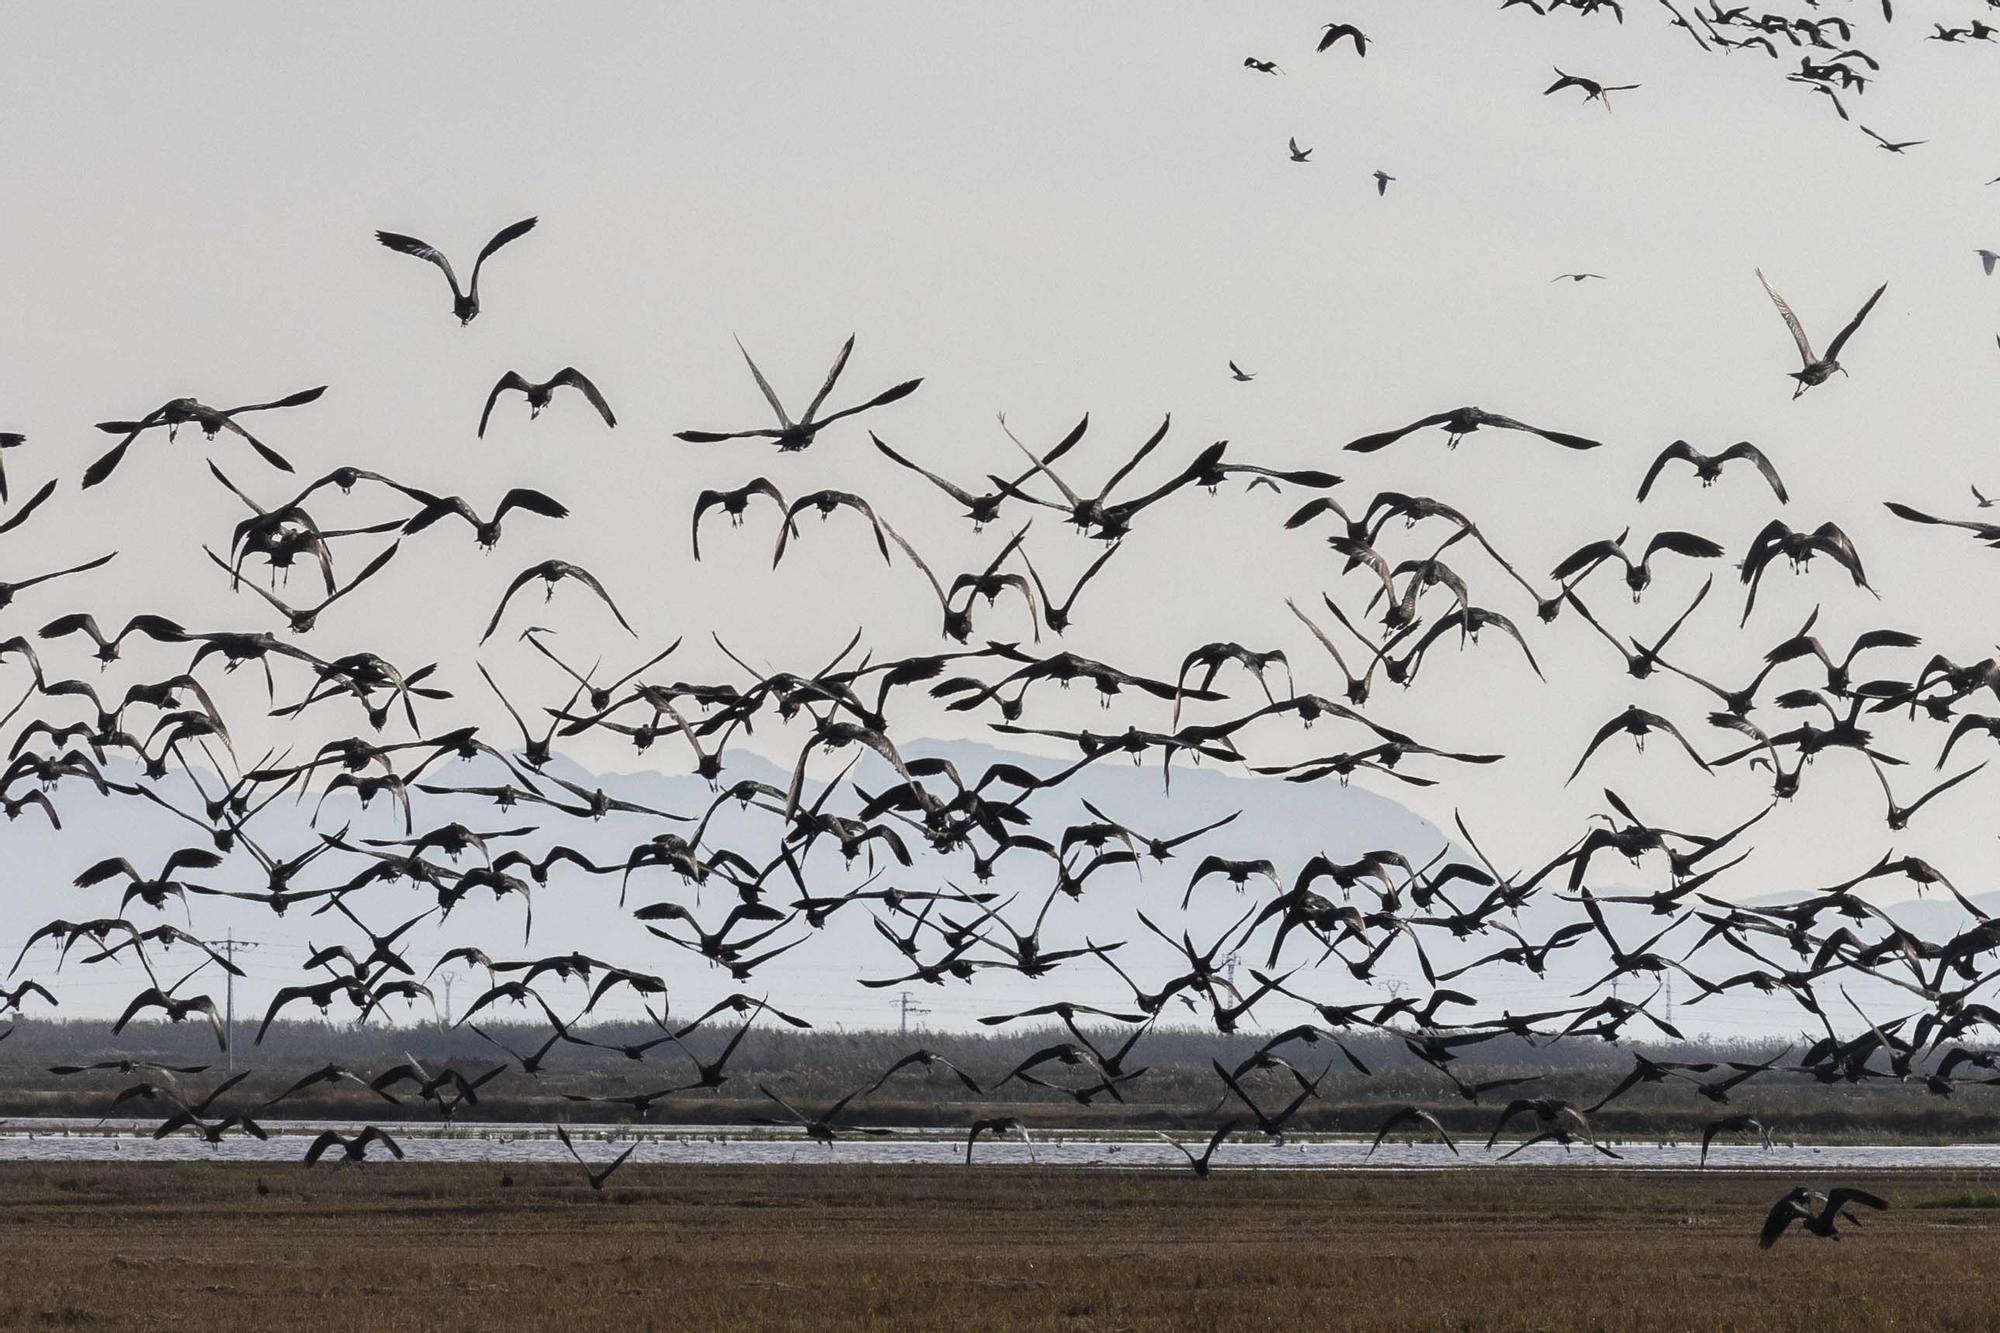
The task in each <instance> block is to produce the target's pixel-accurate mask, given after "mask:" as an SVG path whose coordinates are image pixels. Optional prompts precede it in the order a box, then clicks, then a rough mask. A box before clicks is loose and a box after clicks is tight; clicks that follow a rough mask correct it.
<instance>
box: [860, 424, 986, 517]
mask: <svg viewBox="0 0 2000 1333" xmlns="http://www.w3.org/2000/svg"><path fill="white" fill-rule="evenodd" d="M868 438H869V439H870V440H871V441H873V442H874V445H875V447H876V448H877V449H879V450H880V451H881V452H882V453H883V454H884V455H886V456H887V457H888V458H889V460H890V461H891V462H894V463H900V464H901V465H902V466H904V467H906V468H908V469H909V470H910V471H912V472H914V473H916V474H917V475H918V476H920V477H922V478H923V479H924V480H925V481H928V482H929V483H930V484H931V485H933V486H935V487H937V488H938V489H939V490H941V491H943V492H944V493H945V494H946V495H949V496H950V497H951V498H952V499H954V500H956V501H958V502H959V503H960V504H962V505H965V506H966V507H968V508H970V507H971V505H972V503H973V501H974V500H975V499H976V498H977V497H975V496H974V495H973V494H972V493H971V492H970V491H967V490H964V489H963V488H961V487H959V486H956V485H953V484H952V483H951V482H949V481H946V480H945V479H944V478H943V477H940V476H939V475H937V473H935V472H931V471H928V470H927V469H925V468H923V467H920V466H918V465H917V464H915V463H912V462H911V461H910V460H909V459H907V458H905V457H903V456H902V455H901V454H899V453H897V452H896V451H895V450H894V449H891V448H890V447H889V446H888V445H886V444H884V443H882V441H881V438H880V437H878V436H877V435H876V434H875V432H874V431H872V430H871V431H869V432H868Z"/></svg>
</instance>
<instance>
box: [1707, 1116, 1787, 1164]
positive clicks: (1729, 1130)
mask: <svg viewBox="0 0 2000 1333" xmlns="http://www.w3.org/2000/svg"><path fill="white" fill-rule="evenodd" d="M1718 1134H1755V1135H1756V1136H1757V1141H1758V1142H1759V1143H1761V1144H1763V1145H1764V1147H1765V1148H1766V1149H1768V1148H1770V1146H1771V1131H1770V1130H1769V1129H1768V1128H1766V1127H1765V1124H1764V1122H1763V1121H1761V1120H1759V1119H1758V1118H1757V1117H1756V1116H1754V1115H1731V1116H1724V1117H1723V1118H1722V1119H1720V1120H1711V1121H1709V1122H1708V1123H1707V1124H1705V1125H1703V1126H1702V1127H1701V1165H1702V1166H1707V1165H1708V1145H1709V1144H1710V1143H1712V1142H1714V1140H1715V1136H1716V1135H1718Z"/></svg>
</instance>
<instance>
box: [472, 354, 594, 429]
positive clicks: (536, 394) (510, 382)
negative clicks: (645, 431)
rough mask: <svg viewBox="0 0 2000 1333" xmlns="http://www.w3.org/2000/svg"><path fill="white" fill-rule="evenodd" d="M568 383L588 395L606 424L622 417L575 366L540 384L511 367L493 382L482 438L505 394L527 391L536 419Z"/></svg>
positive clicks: (481, 425) (530, 413)
mask: <svg viewBox="0 0 2000 1333" xmlns="http://www.w3.org/2000/svg"><path fill="white" fill-rule="evenodd" d="M565 387H567V388H571V389H575V390H576V391H577V392H578V393H581V394H582V395H583V396H584V397H585V398H588V399H589V400H590V405H591V406H592V407H594V408H596V409H597V415H599V416H601V417H603V418H604V424H605V425H607V426H616V425H617V424H618V418H617V417H615V416H613V415H612V414H611V404H609V403H607V402H605V401H604V395H603V394H601V393H599V392H598V391H597V386H596V385H595V384H592V383H591V382H590V379H589V377H588V376H586V375H585V374H584V373H583V372H582V371H580V370H578V369H577V368H576V367H575V366H564V367H563V368H562V369H561V370H558V371H557V372H556V373H555V374H554V375H553V376H551V377H550V378H548V379H545V380H543V381H542V382H541V383H540V384H533V383H530V382H529V381H528V380H527V379H526V378H524V377H523V376H522V375H521V373H520V372H519V371H516V370H510V371H508V372H507V373H506V374H505V375H502V376H501V377H500V382H499V383H498V384H495V385H494V386H493V392H491V393H489V394H487V395H486V409H485V410H484V411H483V412H481V413H480V414H479V438H480V439H482V440H483V439H485V438H486V423H487V421H488V420H489V419H490V418H491V417H492V416H493V404H494V403H496V402H498V401H499V400H500V395H501V394H503V393H506V392H508V391H509V390H515V391H518V392H520V393H523V394H526V395H527V397H528V419H529V420H530V421H533V420H534V419H535V418H536V417H538V416H540V415H541V414H542V409H543V408H545V407H547V406H548V405H549V400H550V399H552V398H554V397H555V392H556V390H557V389H561V388H565Z"/></svg>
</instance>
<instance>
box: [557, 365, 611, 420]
mask: <svg viewBox="0 0 2000 1333" xmlns="http://www.w3.org/2000/svg"><path fill="white" fill-rule="evenodd" d="M549 383H550V385H552V386H553V385H567V386H568V387H570V388H572V389H575V390H576V391H577V392H578V393H580V394H582V395H583V396H584V397H585V398H587V399H589V400H590V405H591V406H592V407H594V408H596V409H597V415H599V416H601V417H603V418H604V424H605V425H607V426H616V425H617V424H618V418H617V417H615V416H613V415H612V413H611V404H609V403H607V402H605V401H604V395H603V394H602V393H599V392H598V389H597V386H596V385H595V384H593V383H591V381H590V377H589V376H587V375H585V374H584V373H583V372H582V371H580V370H578V369H577V368H576V367H575V366H564V367H563V368H562V369H561V370H558V371H557V372H556V374H555V378H554V379H552V380H550V381H549Z"/></svg>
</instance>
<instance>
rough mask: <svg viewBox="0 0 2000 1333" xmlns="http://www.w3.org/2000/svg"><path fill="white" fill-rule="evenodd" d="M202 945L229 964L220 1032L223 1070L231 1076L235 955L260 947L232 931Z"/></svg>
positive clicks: (234, 1046)
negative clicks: (218, 954)
mask: <svg viewBox="0 0 2000 1333" xmlns="http://www.w3.org/2000/svg"><path fill="white" fill-rule="evenodd" d="M202 943H203V944H205V945H207V946H208V947H209V948H211V949H220V950H221V951H222V957H223V959H224V960H225V961H227V962H228V964H229V966H228V967H226V968H224V969H223V982H222V986H223V990H222V996H223V999H222V1013H223V1019H222V1031H223V1033H224V1037H223V1042H224V1045H223V1058H224V1060H225V1061H227V1064H226V1065H225V1070H226V1072H228V1073H231V1074H233V1073H235V1072H236V971H235V969H236V953H237V951H238V950H239V949H255V948H258V947H260V946H259V944H258V941H256V940H239V939H237V938H236V932H235V931H234V930H231V931H230V932H228V933H227V934H226V935H224V936H223V937H222V938H221V939H219V940H203V941H202Z"/></svg>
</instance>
